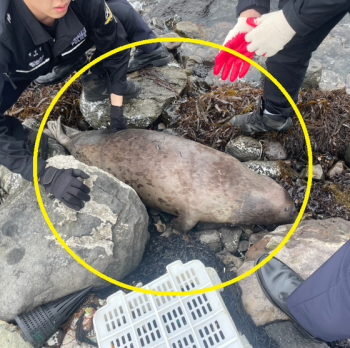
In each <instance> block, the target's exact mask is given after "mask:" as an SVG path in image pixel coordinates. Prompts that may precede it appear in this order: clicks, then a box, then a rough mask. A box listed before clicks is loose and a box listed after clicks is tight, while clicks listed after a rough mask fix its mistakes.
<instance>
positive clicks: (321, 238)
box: [237, 218, 350, 325]
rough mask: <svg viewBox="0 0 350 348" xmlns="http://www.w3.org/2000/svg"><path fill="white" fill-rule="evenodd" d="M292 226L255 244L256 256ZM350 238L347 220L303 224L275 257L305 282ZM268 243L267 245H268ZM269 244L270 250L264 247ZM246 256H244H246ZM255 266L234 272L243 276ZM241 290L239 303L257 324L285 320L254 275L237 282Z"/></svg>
mask: <svg viewBox="0 0 350 348" xmlns="http://www.w3.org/2000/svg"><path fill="white" fill-rule="evenodd" d="M291 227H292V225H283V226H279V227H278V228H277V229H276V230H275V231H273V232H270V233H267V234H266V235H265V236H264V238H263V239H261V240H259V241H258V242H257V243H256V244H254V245H253V246H252V247H251V248H250V249H249V250H248V253H249V251H250V250H251V249H252V248H254V252H255V254H256V257H257V256H258V255H260V254H262V253H265V252H269V251H271V249H272V247H276V246H277V245H278V244H277V242H278V241H281V240H282V239H283V238H284V237H285V236H286V235H287V233H288V232H289V230H290V228H291ZM349 238H350V221H346V220H343V219H340V218H332V219H328V220H306V221H302V222H301V223H300V224H299V226H298V227H297V229H296V230H295V231H294V233H293V235H292V236H291V238H290V239H289V240H288V242H287V243H286V245H285V246H284V247H283V248H282V249H281V250H280V251H279V252H278V254H277V258H278V259H280V260H281V261H283V262H284V263H286V264H287V265H288V266H289V267H291V268H292V269H293V270H295V271H296V272H297V273H298V274H300V276H301V277H302V278H303V279H307V278H308V277H309V276H310V275H311V274H312V273H313V272H315V271H316V270H317V269H318V268H319V267H320V266H321V265H322V264H323V263H324V262H326V261H327V260H328V259H329V258H330V257H331V256H332V255H333V254H334V253H335V252H336V251H337V250H338V249H339V248H340V247H341V246H342V245H343V244H344V243H345V242H346V241H348V240H349ZM269 243H270V245H269ZM268 245H269V247H267V246H268ZM248 253H247V254H246V256H247V255H248ZM253 266H254V261H253V260H252V261H246V262H245V263H244V264H243V265H242V266H241V267H240V268H239V269H238V271H237V274H238V275H241V274H243V273H245V272H246V271H248V270H250V269H251V268H252V267H253ZM238 284H239V286H240V288H241V289H242V302H243V305H244V307H245V309H246V311H247V312H248V314H249V315H250V316H251V318H252V319H253V321H254V323H255V324H256V325H265V324H268V323H271V322H273V321H275V320H287V319H288V317H287V316H286V315H285V314H284V313H283V312H281V311H280V310H279V309H277V308H276V307H274V306H273V305H272V304H271V303H270V301H269V300H268V299H267V298H266V296H265V295H264V293H263V292H262V290H261V288H260V286H259V283H258V281H257V279H256V276H255V275H252V276H249V277H245V278H244V279H242V280H241V281H239V283H238Z"/></svg>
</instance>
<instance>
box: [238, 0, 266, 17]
mask: <svg viewBox="0 0 350 348" xmlns="http://www.w3.org/2000/svg"><path fill="white" fill-rule="evenodd" d="M250 9H253V10H256V11H258V12H259V13H261V14H265V13H268V12H270V0H239V1H238V5H237V7H236V12H237V17H239V15H240V14H241V13H242V12H243V11H246V10H250Z"/></svg>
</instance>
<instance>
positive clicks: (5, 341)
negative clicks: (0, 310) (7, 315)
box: [0, 320, 33, 348]
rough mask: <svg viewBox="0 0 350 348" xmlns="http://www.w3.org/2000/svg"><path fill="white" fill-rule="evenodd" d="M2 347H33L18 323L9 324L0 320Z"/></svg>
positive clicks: (0, 342)
mask: <svg viewBox="0 0 350 348" xmlns="http://www.w3.org/2000/svg"><path fill="white" fill-rule="evenodd" d="M0 347H1V348H33V346H32V345H31V344H30V343H29V342H28V341H27V339H26V338H25V337H24V335H23V333H22V330H21V329H20V328H19V327H18V326H17V325H12V324H8V323H6V322H4V321H2V320H0Z"/></svg>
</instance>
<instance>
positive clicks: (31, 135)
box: [23, 126, 48, 159]
mask: <svg viewBox="0 0 350 348" xmlns="http://www.w3.org/2000/svg"><path fill="white" fill-rule="evenodd" d="M23 129H24V133H25V139H24V141H25V143H26V144H27V146H28V149H29V151H30V152H31V153H32V154H34V146H35V141H36V137H37V135H38V132H37V131H35V130H33V129H30V128H28V127H26V126H23ZM47 144H48V136H47V135H46V134H45V133H42V135H41V138H40V143H39V151H38V157H40V158H42V159H46V158H45V152H46V150H47Z"/></svg>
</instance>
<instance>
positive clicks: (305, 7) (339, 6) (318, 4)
mask: <svg viewBox="0 0 350 348" xmlns="http://www.w3.org/2000/svg"><path fill="white" fill-rule="evenodd" d="M349 7H350V2H349V0H289V1H288V2H287V3H286V4H285V5H284V7H283V13H284V15H285V17H286V19H287V21H288V23H289V25H290V26H291V27H292V28H293V29H294V30H295V31H296V32H297V33H298V34H299V35H303V36H304V35H306V34H308V33H310V32H311V31H312V30H314V29H317V28H319V27H320V26H321V25H323V24H324V23H326V22H327V21H329V20H330V19H331V18H333V17H335V16H337V15H338V14H340V13H342V12H347V11H348V10H349Z"/></svg>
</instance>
